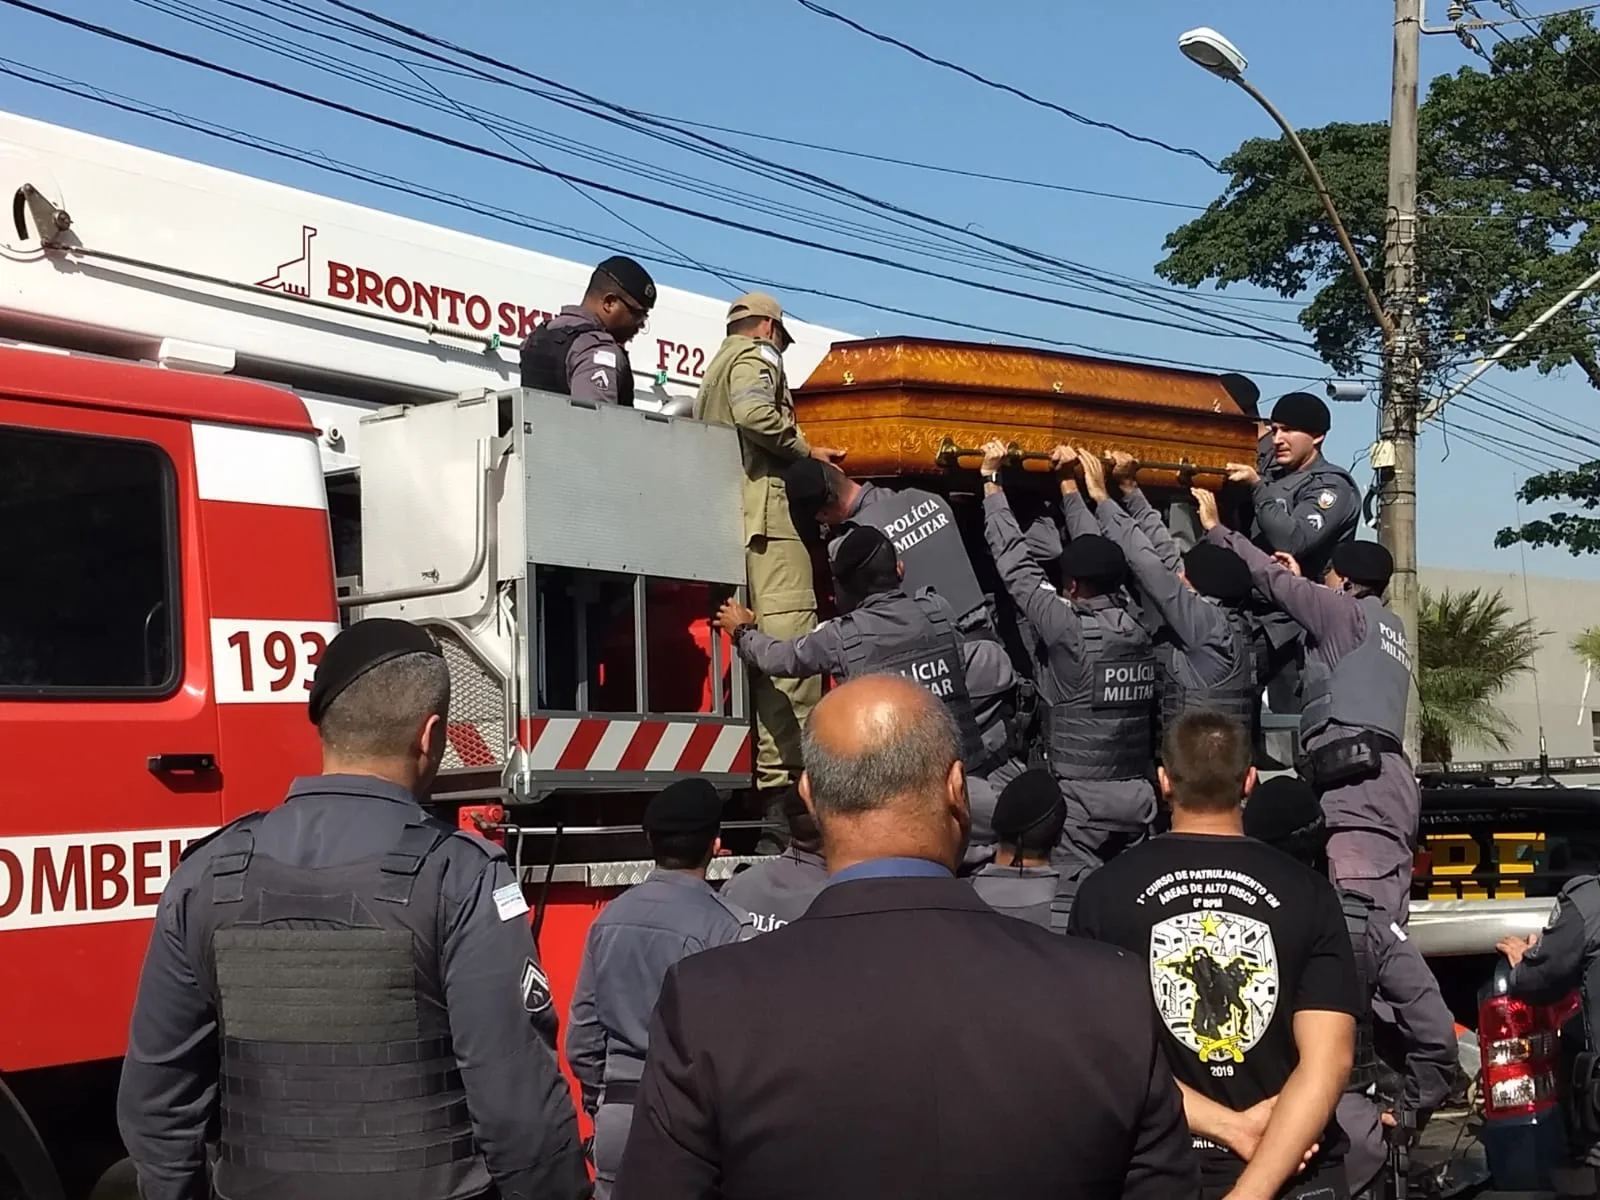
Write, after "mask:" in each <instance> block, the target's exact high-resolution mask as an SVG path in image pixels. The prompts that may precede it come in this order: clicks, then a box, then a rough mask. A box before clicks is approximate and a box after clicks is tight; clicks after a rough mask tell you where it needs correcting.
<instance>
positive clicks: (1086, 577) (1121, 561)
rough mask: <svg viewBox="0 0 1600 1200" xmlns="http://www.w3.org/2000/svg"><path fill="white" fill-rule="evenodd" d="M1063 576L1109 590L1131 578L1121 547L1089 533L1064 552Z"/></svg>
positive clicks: (1076, 540) (1064, 549)
mask: <svg viewBox="0 0 1600 1200" xmlns="http://www.w3.org/2000/svg"><path fill="white" fill-rule="evenodd" d="M1061 574H1062V575H1064V576H1065V577H1066V578H1068V579H1076V580H1078V581H1079V582H1080V583H1087V584H1092V585H1094V586H1096V587H1101V588H1105V589H1107V590H1109V589H1111V588H1115V587H1121V586H1122V582H1123V580H1125V579H1126V578H1127V577H1128V560H1127V559H1126V558H1124V557H1123V554H1122V549H1121V547H1119V546H1118V545H1117V544H1116V543H1115V542H1113V541H1112V540H1111V539H1110V538H1108V537H1102V536H1101V535H1100V534H1098V533H1086V534H1084V535H1083V536H1082V537H1075V538H1073V539H1072V540H1071V541H1070V542H1068V543H1067V544H1066V546H1065V547H1064V548H1063V549H1062V551H1061Z"/></svg>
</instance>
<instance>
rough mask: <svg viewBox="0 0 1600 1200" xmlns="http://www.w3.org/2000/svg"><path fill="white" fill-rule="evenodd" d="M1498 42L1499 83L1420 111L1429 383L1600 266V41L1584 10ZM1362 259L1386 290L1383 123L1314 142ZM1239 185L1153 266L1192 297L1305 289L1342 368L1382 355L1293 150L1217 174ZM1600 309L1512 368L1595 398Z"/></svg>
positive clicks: (1592, 302)
mask: <svg viewBox="0 0 1600 1200" xmlns="http://www.w3.org/2000/svg"><path fill="white" fill-rule="evenodd" d="M1540 28H1541V29H1542V31H1543V36H1536V35H1534V34H1531V33H1530V34H1526V35H1524V36H1522V37H1517V38H1511V39H1509V40H1506V41H1503V42H1500V43H1498V44H1497V45H1496V46H1495V47H1494V50H1493V56H1492V57H1493V62H1492V65H1491V66H1490V67H1489V69H1487V70H1479V69H1476V68H1473V67H1465V68H1462V69H1461V70H1460V71H1458V72H1456V73H1455V74H1454V75H1442V76H1440V77H1438V78H1436V79H1435V80H1433V82H1432V84H1431V85H1430V86H1429V88H1428V93H1427V98H1426V100H1425V101H1424V102H1423V104H1422V106H1421V109H1420V111H1419V114H1418V129H1419V144H1418V174H1419V185H1420V186H1419V199H1418V216H1419V223H1418V248H1417V265H1418V269H1419V272H1420V275H1421V279H1422V286H1421V293H1420V295H1419V296H1418V297H1417V312H1418V318H1419V324H1420V329H1421V333H1422V344H1421V348H1422V359H1423V364H1424V367H1425V371H1426V376H1427V378H1428V380H1429V381H1430V383H1437V382H1438V381H1439V380H1440V379H1441V378H1443V377H1444V376H1446V375H1448V374H1449V373H1451V372H1452V371H1454V370H1455V369H1456V368H1457V367H1458V366H1459V365H1460V364H1462V363H1463V362H1466V361H1469V360H1471V359H1472V358H1474V357H1476V356H1478V355H1479V354H1482V353H1484V352H1486V351H1487V350H1489V349H1492V348H1493V347H1495V346H1498V345H1499V344H1500V343H1501V342H1502V341H1503V340H1505V338H1506V337H1507V336H1508V335H1509V334H1510V333H1514V332H1516V331H1518V330H1520V329H1522V328H1523V327H1524V326H1526V325H1527V324H1528V323H1529V322H1531V321H1532V320H1533V318H1534V317H1536V316H1538V315H1539V313H1541V312H1542V311H1543V310H1544V309H1546V308H1548V307H1549V306H1550V305H1551V304H1552V303H1554V302H1555V301H1556V300H1558V299H1560V298H1561V296H1563V295H1564V294H1566V292H1568V291H1570V290H1571V288H1572V287H1573V285H1574V284H1576V283H1577V282H1578V281H1579V280H1581V279H1583V278H1584V277H1585V276H1586V275H1589V274H1590V273H1592V272H1593V271H1594V270H1595V267H1596V265H1597V264H1600V229H1597V227H1596V218H1597V217H1600V122H1596V121H1595V120H1594V119H1593V114H1594V113H1595V112H1597V111H1600V73H1597V72H1596V71H1595V70H1593V69H1591V67H1590V66H1589V64H1590V63H1600V30H1597V29H1596V28H1595V26H1594V25H1593V24H1592V23H1591V21H1590V19H1589V14H1588V13H1573V14H1568V15H1565V16H1559V17H1551V18H1548V19H1546V20H1545V21H1543V22H1541V25H1540ZM1301 137H1302V139H1303V140H1304V142H1305V144H1306V146H1307V148H1308V149H1309V150H1310V152H1311V155H1312V157H1313V158H1314V159H1315V160H1316V162H1317V165H1318V166H1319V167H1320V168H1321V171H1322V174H1323V177H1324V178H1325V179H1326V180H1327V181H1328V184H1329V188H1330V190H1331V192H1332V194H1333V197H1334V200H1335V202H1336V204H1337V205H1338V208H1339V211H1340V213H1341V215H1342V216H1343V217H1344V219H1345V222H1346V224H1347V226H1348V227H1349V230H1350V235H1351V238H1352V239H1353V240H1354V242H1355V243H1356V246H1357V250H1358V252H1359V253H1360V254H1361V255H1362V256H1363V258H1364V263H1363V265H1364V266H1365V268H1366V270H1367V272H1368V274H1369V275H1370V276H1371V277H1373V278H1374V279H1381V278H1382V273H1383V239H1384V230H1385V224H1386V221H1387V216H1388V189H1387V176H1388V143H1389V129H1388V125H1387V124H1386V123H1381V122H1374V123H1369V124H1359V125H1352V124H1344V123H1338V124H1332V125H1324V126H1322V127H1321V128H1317V129H1309V130H1305V131H1303V132H1302V134H1301ZM1222 166H1223V168H1224V170H1226V171H1227V172H1229V175H1230V178H1229V181H1228V183H1227V185H1226V187H1225V189H1224V191H1223V193H1222V195H1221V196H1220V197H1219V198H1218V199H1216V200H1215V201H1213V202H1212V203H1211V205H1210V207H1208V208H1207V209H1206V211H1205V212H1204V213H1203V214H1202V215H1201V216H1199V217H1197V218H1196V219H1195V220H1193V221H1190V222H1188V223H1187V224H1185V225H1183V226H1181V227H1180V228H1178V229H1176V230H1174V231H1173V232H1172V233H1171V234H1170V235H1168V237H1167V240H1166V246H1165V249H1166V250H1167V257H1166V258H1164V259H1163V260H1162V261H1161V262H1160V263H1158V264H1157V265H1156V271H1157V273H1159V274H1160V275H1162V276H1163V277H1165V278H1166V279H1168V280H1171V281H1173V282H1175V283H1180V284H1183V285H1186V286H1188V287H1199V286H1200V285H1201V284H1203V283H1206V282H1211V283H1214V284H1216V285H1217V286H1218V287H1222V288H1225V287H1227V286H1228V285H1229V284H1233V283H1251V284H1254V285H1256V286H1258V287H1262V288H1267V289H1269V290H1271V291H1275V292H1278V293H1279V294H1281V295H1283V296H1286V297H1298V296H1301V295H1304V294H1306V293H1310V297H1311V298H1310V300H1309V302H1308V303H1307V305H1306V307H1305V308H1304V309H1302V310H1301V313H1300V323H1301V324H1302V325H1303V326H1304V327H1305V328H1306V329H1307V330H1308V331H1310V333H1311V334H1312V335H1313V340H1314V342H1315V344H1316V347H1317V350H1318V351H1319V353H1321V355H1322V356H1323V358H1324V359H1326V361H1327V362H1328V363H1329V365H1331V366H1332V367H1333V368H1334V369H1335V370H1338V371H1341V372H1348V373H1354V372H1355V371H1357V370H1358V369H1359V368H1360V366H1361V363H1362V360H1363V359H1364V358H1368V357H1370V356H1371V355H1373V354H1374V353H1375V352H1376V351H1377V350H1378V348H1379V339H1378V330H1377V329H1376V328H1375V327H1374V326H1373V322H1372V318H1371V315H1370V314H1369V313H1368V312H1367V310H1366V307H1365V305H1364V302H1363V300H1362V298H1361V294H1360V292H1359V290H1358V289H1357V287H1356V284H1355V276H1354V273H1353V272H1352V271H1351V270H1350V267H1349V264H1348V263H1347V262H1346V260H1345V258H1344V255H1343V254H1342V252H1341V251H1340V248H1339V244H1338V241H1337V240H1336V238H1335V235H1334V232H1333V229H1332V227H1331V226H1330V225H1329V224H1328V221H1327V219H1326V218H1325V216H1324V215H1323V212H1322V206H1321V204H1320V202H1319V201H1318V199H1317V196H1316V194H1315V192H1314V191H1313V190H1312V189H1311V186H1310V180H1309V178H1308V177H1307V175H1306V173H1305V170H1304V168H1303V167H1302V166H1301V165H1300V163H1299V160H1298V159H1297V158H1296V157H1295V154H1294V151H1293V150H1292V149H1291V148H1290V146H1289V144H1288V142H1287V141H1285V140H1284V139H1282V138H1276V139H1268V138H1252V139H1251V140H1249V141H1247V142H1245V143H1244V144H1243V145H1241V146H1240V147H1239V148H1238V149H1237V150H1235V151H1234V152H1233V153H1232V154H1230V155H1229V156H1228V157H1227V158H1225V159H1224V160H1223V162H1222ZM1596 317H1600V297H1597V296H1595V295H1591V296H1589V297H1587V298H1586V299H1584V300H1582V301H1580V302H1579V303H1578V304H1576V305H1575V306H1573V307H1572V308H1570V309H1568V310H1567V311H1566V312H1565V313H1564V314H1563V315H1561V316H1559V317H1556V318H1555V319H1554V320H1552V321H1551V322H1550V323H1549V324H1548V325H1546V326H1544V327H1543V328H1542V329H1541V330H1540V331H1539V332H1538V333H1537V334H1535V335H1534V336H1532V337H1530V338H1529V339H1528V340H1527V341H1526V342H1524V343H1523V344H1522V346H1520V347H1519V348H1518V349H1517V350H1516V351H1514V352H1512V354H1510V355H1509V356H1508V357H1507V358H1506V359H1505V360H1504V365H1505V367H1506V368H1507V369H1509V370H1520V369H1523V368H1526V367H1530V366H1531V367H1535V368H1537V369H1538V370H1539V371H1541V372H1543V373H1548V372H1550V371H1554V370H1556V369H1558V368H1561V367H1565V366H1571V365H1576V366H1578V367H1579V368H1580V369H1582V370H1583V372H1584V373H1585V375H1586V376H1587V377H1588V379H1589V381H1590V383H1591V384H1593V385H1594V386H1595V387H1596V388H1600V331H1597V329H1596V328H1595V318H1596Z"/></svg>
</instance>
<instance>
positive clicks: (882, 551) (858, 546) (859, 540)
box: [829, 523, 896, 579]
mask: <svg viewBox="0 0 1600 1200" xmlns="http://www.w3.org/2000/svg"><path fill="white" fill-rule="evenodd" d="M844 529H845V534H844V536H843V537H840V538H837V539H835V541H834V543H833V545H832V546H831V547H830V549H829V558H830V562H831V563H832V565H833V573H834V575H836V576H838V577H839V578H840V579H848V578H849V577H850V576H851V575H853V574H855V573H856V572H857V571H859V570H860V569H861V568H862V567H864V566H866V565H867V564H868V563H870V562H872V561H873V560H874V559H877V560H878V562H879V565H888V564H892V563H894V562H895V561H896V556H895V552H894V543H893V542H891V541H890V540H889V538H888V536H887V535H886V534H885V533H884V532H883V530H881V529H877V528H875V527H874V526H871V525H856V524H853V523H852V524H847V525H845V526H844Z"/></svg>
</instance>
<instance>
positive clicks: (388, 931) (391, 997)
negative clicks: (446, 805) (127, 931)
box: [194, 817, 490, 1200]
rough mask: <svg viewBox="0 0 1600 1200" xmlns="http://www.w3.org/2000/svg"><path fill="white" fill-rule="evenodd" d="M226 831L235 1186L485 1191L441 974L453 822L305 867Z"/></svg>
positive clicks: (226, 1117) (222, 1031)
mask: <svg viewBox="0 0 1600 1200" xmlns="http://www.w3.org/2000/svg"><path fill="white" fill-rule="evenodd" d="M258 821H259V817H256V818H253V819H249V820H247V821H246V822H244V823H242V824H240V825H238V826H235V827H234V828H232V829H230V830H227V831H225V832H224V833H223V834H221V835H220V837H219V838H218V840H217V843H216V847H215V857H214V858H213V859H212V861H211V863H210V865H209V866H208V868H207V870H206V874H205V876H204V877H203V879H202V881H201V883H200V885H199V891H198V893H197V898H201V899H203V901H204V903H203V907H201V908H200V909H199V911H198V912H197V914H196V920H197V924H198V928H197V929H196V930H195V934H196V938H195V943H194V944H195V945H196V946H197V947H198V948H199V957H200V977H201V983H202V986H203V987H205V988H206V989H207V990H208V991H209V992H210V994H211V995H212V997H213V998H214V1002H215V1004H216V1010H217V1017H218V1029H219V1037H220V1047H219V1051H220V1060H221V1061H220V1068H219V1087H218V1092H219V1105H220V1110H221V1111H220V1122H221V1130H220V1139H219V1140H220V1150H219V1157H218V1162H217V1169H216V1181H215V1188H216V1193H217V1195H218V1196H220V1197H222V1198H223V1200H239V1198H242V1197H249V1198H250V1200H280V1198H282V1200H367V1198H369V1197H370V1198H371V1200H387V1198H389V1197H394V1196H435V1197H441V1198H450V1197H460V1196H471V1195H476V1194H477V1193H479V1192H482V1191H484V1190H486V1189H487V1188H488V1187H489V1183H490V1177H489V1173H488V1169H487V1168H486V1166H485V1165H484V1161H483V1157H482V1155H481V1154H479V1152H478V1148H477V1144H476V1142H475V1141H474V1139H473V1132H472V1122H471V1119H470V1116H469V1114H468V1111H467V1096H466V1091H465V1089H464V1088H463V1086H462V1081H461V1073H460V1071H459V1070H458V1068H457V1065H456V1056H455V1049H454V1046H453V1044H452V1042H451V1036H450V1022H449V1018H448V1015H447V1014H446V1011H445V999H444V989H443V985H442V983H441V979H440V974H441V972H440V965H439V952H440V945H439V940H440V933H439V929H440V915H439V893H440V888H441V882H442V875H443V872H444V869H445V860H446V856H445V855H443V854H435V853H434V851H435V850H436V849H437V847H438V846H439V845H440V843H442V842H443V841H444V840H445V839H446V838H448V837H449V830H448V829H445V828H443V827H441V826H439V825H437V824H435V823H433V822H428V823H422V822H420V821H419V822H416V823H413V824H409V825H407V826H406V827H405V830H404V832H403V833H402V835H401V837H400V839H399V842H398V843H397V844H396V846H395V848H394V849H393V850H392V851H390V852H389V853H388V854H384V855H379V856H375V857H373V858H369V859H363V860H361V861H358V862H353V863H348V864H345V865H341V866H337V867H324V868H317V869H310V868H305V867H296V866H292V865H290V864H288V863H284V862H280V861H278V860H276V859H273V858H270V857H267V856H266V855H264V854H259V853H256V851H255V834H254V825H255V824H256V823H257V822H258Z"/></svg>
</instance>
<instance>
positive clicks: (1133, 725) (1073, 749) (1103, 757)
mask: <svg viewBox="0 0 1600 1200" xmlns="http://www.w3.org/2000/svg"><path fill="white" fill-rule="evenodd" d="M1074 607H1075V608H1076V609H1077V612H1078V619H1079V621H1080V623H1081V627H1082V630H1083V641H1084V656H1083V662H1082V663H1080V664H1079V665H1078V671H1077V677H1076V679H1075V680H1074V681H1073V682H1072V683H1071V684H1070V686H1069V685H1067V683H1066V681H1064V680H1057V681H1056V683H1055V685H1054V686H1053V687H1051V688H1050V692H1051V693H1052V695H1051V697H1050V698H1049V701H1048V704H1047V706H1046V708H1045V719H1046V723H1047V725H1048V726H1049V729H1048V732H1049V746H1050V766H1051V769H1052V770H1054V771H1055V773H1056V777H1057V778H1059V779H1063V780H1068V781H1083V780H1107V779H1142V778H1145V777H1147V776H1149V774H1150V772H1151V770H1152V767H1153V761H1154V756H1155V747H1154V742H1153V737H1152V730H1151V724H1152V721H1151V718H1152V716H1153V715H1154V707H1155V698H1156V656H1155V650H1154V649H1153V648H1152V646H1151V645H1150V639H1149V637H1148V636H1147V635H1146V634H1145V632H1144V630H1142V629H1140V628H1139V627H1138V626H1137V625H1135V624H1133V623H1132V619H1131V618H1129V628H1128V629H1127V630H1121V629H1117V628H1114V627H1113V626H1111V625H1110V624H1108V623H1107V622H1106V621H1104V620H1102V619H1101V616H1100V614H1099V613H1098V612H1096V611H1094V610H1093V609H1089V608H1085V607H1082V606H1080V605H1074ZM1106 611H1121V610H1115V609H1113V608H1111V607H1110V606H1108V608H1107V609H1106ZM1124 615H1126V613H1124Z"/></svg>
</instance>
